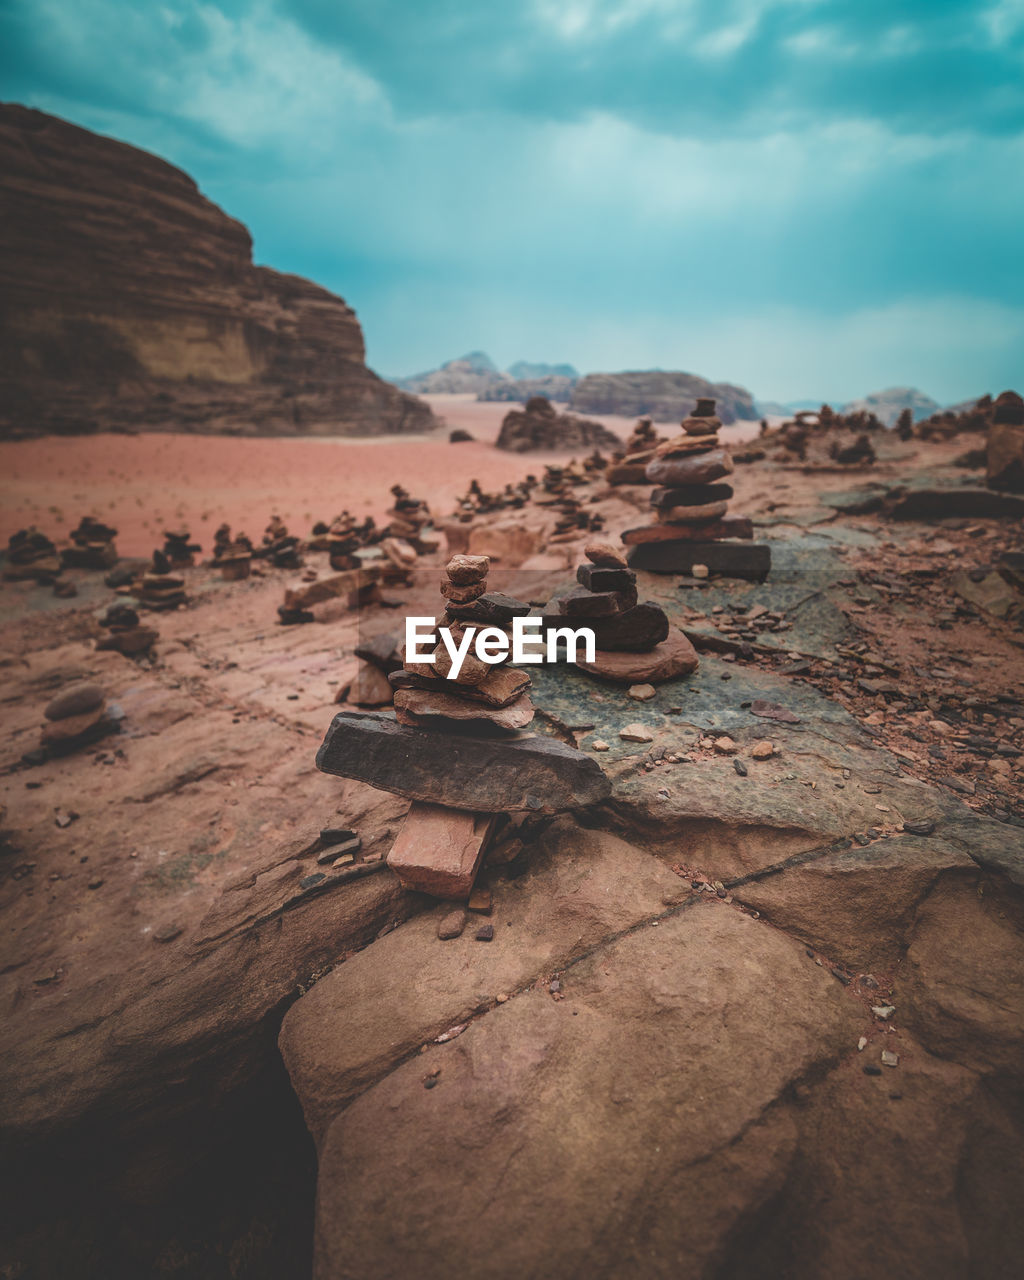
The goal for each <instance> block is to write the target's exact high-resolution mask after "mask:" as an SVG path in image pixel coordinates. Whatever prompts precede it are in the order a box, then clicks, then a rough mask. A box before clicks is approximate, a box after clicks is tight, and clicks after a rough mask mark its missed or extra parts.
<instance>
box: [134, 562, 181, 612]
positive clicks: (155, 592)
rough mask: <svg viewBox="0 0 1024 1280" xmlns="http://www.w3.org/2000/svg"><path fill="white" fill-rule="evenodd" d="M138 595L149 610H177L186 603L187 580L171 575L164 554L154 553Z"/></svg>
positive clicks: (169, 566)
mask: <svg viewBox="0 0 1024 1280" xmlns="http://www.w3.org/2000/svg"><path fill="white" fill-rule="evenodd" d="M137 595H138V598H139V601H140V603H142V604H143V605H144V606H145V607H146V608H147V609H156V610H164V609H177V607H178V605H180V604H184V603H185V579H184V578H182V577H180V576H179V575H178V574H176V573H171V564H170V561H169V560H168V558H167V556H166V555H165V554H164V552H162V551H154V552H153V561H152V564H151V566H150V569H149V571H148V572H147V573H144V574H143V575H142V580H141V582H140V584H139V588H138V592H137Z"/></svg>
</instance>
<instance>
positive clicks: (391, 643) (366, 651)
mask: <svg viewBox="0 0 1024 1280" xmlns="http://www.w3.org/2000/svg"><path fill="white" fill-rule="evenodd" d="M400 644H401V640H400V637H399V636H397V635H396V634H395V633H394V632H393V631H385V632H382V633H381V634H380V635H376V636H368V637H367V638H366V639H364V640H360V642H359V643H358V644H357V645H356V647H355V655H356V657H357V658H362V660H363V661H364V662H370V663H372V664H373V665H374V666H375V667H379V668H380V670H381V671H383V672H384V674H385V675H390V674H391V672H392V671H396V670H397V669H398V668H399V667H400V666H401V665H402V655H401V653H400V652H399V645H400Z"/></svg>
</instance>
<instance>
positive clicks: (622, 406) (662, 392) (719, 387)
mask: <svg viewBox="0 0 1024 1280" xmlns="http://www.w3.org/2000/svg"><path fill="white" fill-rule="evenodd" d="M704 396H711V397H713V398H714V399H715V400H716V401H717V404H718V416H719V417H720V418H721V419H722V421H723V422H735V421H736V419H737V418H746V419H752V418H756V417H757V413H756V411H755V409H754V400H753V397H752V396H751V394H750V392H749V391H747V390H745V389H744V388H743V387H734V386H733V385H732V384H731V383H728V382H708V381H707V379H706V378H699V377H698V376H697V375H696V374H693V373H673V372H664V371H663V370H661V369H649V370H645V371H640V372H631V373H588V374H587V376H586V377H585V378H581V379H580V381H579V382H578V383H577V384H576V386H575V388H574V390H573V393H572V398H571V399H570V401H569V405H570V407H571V408H573V409H576V410H578V411H579V412H580V413H616V414H621V415H623V416H624V417H641V416H647V417H651V418H653V419H654V420H655V421H656V422H678V421H680V420H681V419H683V418H685V417H686V416H687V415H688V414H690V413H692V411H693V409H694V408H695V406H696V404H697V401H698V399H700V398H701V397H704Z"/></svg>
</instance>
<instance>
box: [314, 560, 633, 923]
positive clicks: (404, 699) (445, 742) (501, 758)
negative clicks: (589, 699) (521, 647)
mask: <svg viewBox="0 0 1024 1280" xmlns="http://www.w3.org/2000/svg"><path fill="white" fill-rule="evenodd" d="M488 568H489V562H488V560H487V557H486V556H462V555H457V556H453V557H452V559H451V560H450V561H449V563H448V566H447V569H446V572H445V578H444V580H443V582H442V592H443V594H444V597H445V600H446V607H445V613H444V619H443V621H444V624H445V625H448V626H450V627H451V629H452V632H453V634H454V636H455V638H456V640H461V638H462V636H463V635H464V634H465V629H466V628H468V627H471V626H481V625H488V626H499V627H507V626H508V624H509V623H510V622H511V620H512V618H513V617H515V616H516V614H517V613H520V612H522V613H527V612H529V606H528V605H525V604H523V603H522V602H520V601H515V600H512V599H511V598H510V597H507V596H502V595H501V594H500V593H498V592H488V591H487V589H486V587H487V571H488ZM451 669H452V668H451V660H450V657H449V655H448V652H447V649H445V648H444V646H443V645H442V646H440V647H439V648H437V649H436V650H435V651H434V652H433V654H432V657H431V660H430V661H429V662H425V663H414V662H411V661H409V660H408V658H407V657H406V658H405V660H404V661H403V665H402V667H401V669H399V670H396V671H394V672H393V673H392V674H391V677H390V681H391V684H392V685H393V686H394V690H395V718H392V717H391V716H388V715H386V714H383V713H379V712H378V713H373V712H352V711H349V712H341V713H339V714H338V715H337V716H335V718H334V720H333V722H332V724H331V727H330V729H329V730H328V733H327V736H326V738H325V739H324V743H323V745H322V747H321V748H320V751H319V752H318V754H317V760H316V763H317V768H318V769H320V770H322V771H323V772H324V773H331V774H336V775H338V776H340V777H344V778H356V779H358V780H359V781H361V782H366V783H369V784H370V785H371V786H375V787H379V788H381V789H382V790H385V791H391V792H394V793H395V794H397V795H401V796H407V797H408V798H409V799H410V800H412V801H413V803H412V805H411V807H410V809H409V812H408V814H407V815H406V818H405V820H404V822H403V825H402V828H401V831H400V832H399V834H398V838H397V839H396V841H395V844H394V847H393V848H392V850H391V852H390V854H389V855H388V859H387V861H388V866H389V867H391V869H392V870H393V871H394V872H395V873H396V875H397V876H398V878H399V880H400V881H401V882H402V884H403V885H404V886H405V887H406V888H408V889H414V890H418V891H420V892H423V893H429V894H432V895H434V896H435V897H439V898H449V899H453V900H466V899H468V898H469V895H470V893H471V891H472V889H473V882H474V880H475V879H476V875H477V871H478V869H479V867H480V864H481V861H482V859H483V856H484V854H485V852H486V849H487V845H488V842H489V840H490V839H491V836H492V834H493V833H494V831H495V829H496V828H497V826H498V824H499V822H500V821H501V820H502V815H516V814H518V815H529V814H542V813H557V812H559V811H561V810H563V809H573V808H581V807H584V806H586V805H590V804H595V803H597V802H598V801H600V800H603V799H604V798H605V797H606V796H607V795H608V793H609V790H610V787H609V783H608V779H607V778H606V777H605V776H604V774H603V773H602V772H601V770H600V768H598V767H597V764H596V762H595V761H594V760H593V759H592V758H590V757H588V756H585V755H584V754H583V753H582V752H581V751H577V750H576V749H575V748H573V747H567V746H565V745H564V744H563V743H561V742H557V741H555V740H554V739H552V738H547V737H540V736H533V735H524V734H522V733H521V730H522V729H523V728H525V727H526V726H527V725H528V724H529V723H530V721H531V720H532V719H533V714H534V711H533V704H532V702H531V700H530V697H529V688H530V678H529V676H528V675H527V674H526V673H525V672H524V671H517V670H515V669H514V668H513V667H511V666H509V665H508V664H507V663H503V664H500V665H492V664H489V663H486V662H484V661H482V660H481V659H480V658H478V657H477V656H476V655H475V653H470V654H468V655H467V656H466V658H465V661H464V663H463V666H462V668H461V670H460V671H459V674H458V676H457V678H456V679H454V680H449V679H447V676H448V673H449V672H450V671H451Z"/></svg>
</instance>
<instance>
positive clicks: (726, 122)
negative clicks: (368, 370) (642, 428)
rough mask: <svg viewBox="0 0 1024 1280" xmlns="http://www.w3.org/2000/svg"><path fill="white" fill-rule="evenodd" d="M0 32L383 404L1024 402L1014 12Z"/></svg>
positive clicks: (691, 10) (185, 20)
mask: <svg viewBox="0 0 1024 1280" xmlns="http://www.w3.org/2000/svg"><path fill="white" fill-rule="evenodd" d="M0 12H2V14H3V16H2V17H0V23H2V24H3V25H2V28H0V48H3V49H4V50H5V52H4V54H3V55H0V56H2V57H3V58H4V66H3V68H2V70H3V72H4V75H5V84H7V85H8V86H10V87H9V88H8V90H7V92H9V93H12V94H13V95H14V96H17V97H18V98H20V99H22V100H24V101H29V102H30V103H32V104H33V105H38V106H41V107H42V108H44V109H46V110H52V111H55V112H56V113H57V114H61V115H65V116H67V117H68V118H71V119H73V120H75V121H77V122H79V123H83V124H85V125H86V126H88V127H92V128H97V129H100V130H101V131H104V132H110V133H113V134H115V135H116V136H119V137H123V138H125V139H126V140H127V141H130V142H133V143H135V144H136V145H141V146H144V147H147V148H149V149H152V150H155V151H157V152H158V153H159V154H163V155H165V156H166V157H167V158H168V159H170V160H172V161H173V162H175V163H177V164H180V165H182V166H183V167H185V168H186V169H188V170H189V171H190V172H191V173H193V175H194V176H195V177H196V178H197V179H198V181H199V182H200V184H201V186H202V187H203V189H204V190H205V191H206V192H207V194H209V195H210V196H211V197H212V198H213V199H215V200H217V201H218V203H220V204H221V205H222V206H223V207H224V208H226V209H227V210H228V211H229V212H231V213H232V214H233V215H235V216H237V217H240V218H241V219H242V220H243V221H245V222H246V223H247V224H248V225H249V227H250V229H251V230H252V231H253V233H254V239H255V245H256V254H257V258H258V259H259V260H261V261H266V262H270V263H271V264H272V265H275V266H278V267H280V268H281V269H284V270H294V271H299V272H301V273H303V274H306V275H309V276H311V277H312V278H315V279H317V280H319V281H321V282H322V283H324V284H326V285H327V286H328V287H331V288H334V289H336V290H337V291H338V292H340V293H342V294H343V295H344V296H345V297H346V298H347V299H348V300H349V301H350V302H352V303H353V304H354V305H355V306H356V307H357V310H358V311H359V313H360V315H361V317H362V319H363V322H364V326H365V328H366V336H367V342H368V348H369V351H370V354H371V358H372V359H373V360H375V361H376V362H377V364H378V365H380V366H381V367H384V368H385V369H387V370H389V371H391V372H394V373H399V372H403V371H405V372H408V371H409V370H411V369H413V368H423V367H428V366H429V365H431V364H434V363H438V362H440V361H441V360H443V359H445V358H449V357H450V356H452V355H454V354H457V353H458V352H459V351H461V350H463V349H469V348H473V347H479V346H484V347H491V348H492V354H493V355H495V356H496V357H498V358H502V359H506V360H511V359H514V358H517V357H519V356H533V357H535V358H541V359H548V358H551V359H555V358H558V359H561V358H568V359H571V360H572V361H573V362H574V363H576V364H577V365H579V366H580V367H585V368H596V367H599V366H600V365H601V364H605V365H606V366H614V367H623V366H624V365H627V364H635V365H640V366H641V367H643V366H650V365H655V364H658V365H662V366H664V367H672V366H679V365H680V364H682V365H683V366H684V367H689V368H692V369H694V371H696V372H702V373H708V374H711V375H713V376H716V377H724V378H732V379H734V380H740V381H743V380H746V381H747V382H748V383H749V385H751V386H752V387H753V389H754V390H755V391H757V392H758V393H759V394H762V395H765V396H767V395H771V396H775V397H777V398H792V397H796V396H801V395H803V394H812V395H816V394H823V395H825V394H830V395H831V396H832V397H833V398H837V399H838V398H849V397H852V396H853V395H855V394H859V393H860V392H862V391H864V390H866V389H868V388H869V387H877V386H879V385H883V384H884V383H885V382H903V383H906V382H908V381H911V380H912V377H911V369H912V368H916V369H919V370H920V371H921V373H922V374H923V375H924V374H927V375H928V376H930V377H933V378H934V379H935V380H936V381H935V382H934V383H933V385H932V386H931V387H925V389H926V390H931V391H932V393H933V394H936V395H939V396H940V398H942V397H943V396H946V394H947V392H946V391H944V390H942V387H944V386H947V387H949V388H950V390H949V391H948V395H949V398H959V397H961V396H967V395H970V394H973V393H974V392H975V391H976V390H977V389H978V388H979V386H980V387H982V388H984V387H986V386H989V385H992V386H994V385H996V384H997V383H1010V382H1013V381H1020V380H1021V377H1022V374H1024V370H1022V369H1021V367H1020V357H1019V355H1017V354H1015V352H1014V349H1013V347H1012V345H1008V344H1007V342H1005V341H1003V340H1002V337H1001V335H1002V334H1004V333H1014V334H1017V333H1018V332H1019V329H1018V327H1017V320H1016V317H1017V310H1016V307H1017V300H1018V299H1019V298H1020V297H1021V296H1022V286H1024V262H1022V260H1021V255H1020V253H1019V249H1018V240H1019V229H1018V228H1019V213H1020V208H1021V206H1022V203H1024V87H1022V77H1021V65H1022V62H1024V4H1022V3H1020V0H1000V2H999V3H994V4H989V5H987V6H986V5H984V4H983V5H978V4H977V3H976V2H975V0H858V2H857V3H854V2H853V0H847V2H846V3H841V2H840V0H560V2H559V3H557V4H556V3H555V0H522V2H521V3H518V4H512V3H510V4H506V5H482V4H478V3H476V2H475V0H431V3H430V4H423V3H422V2H421V0H346V2H345V3H344V4H338V3H337V2H336V0H205V2H200V0H164V3H163V4H161V5H159V6H139V5H137V4H134V3H133V2H132V0H35V3H32V4H30V3H29V0H15V2H14V3H8V5H7V8H6V10H3V11H0ZM993 316H996V317H1001V320H1000V322H999V323H997V324H993V323H992V321H991V318H992V317H993ZM892 317H896V319H893V318H892ZM957 317H959V320H957ZM958 323H959V325H960V327H961V336H960V339H959V340H957V339H956V332H957V324H958ZM979 325H980V326H981V328H980V330H979V327H978V326H979ZM979 331H980V332H984V333H986V334H987V335H988V339H987V341H986V343H984V344H979V343H978V342H977V341H976V340H975V335H976V334H977V333H978V332H979ZM879 334H884V335H885V337H884V340H876V339H877V335H879ZM832 335H840V336H838V337H836V338H835V341H833V340H832ZM957 341H959V346H957ZM929 350H934V351H935V352H937V353H940V354H938V355H936V356H935V358H934V359H932V358H930V357H929V356H928V351H929ZM958 350H959V353H960V354H959V356H958V355H957V351H958ZM769 352H770V353H771V355H770V358H768V356H767V355H766V353H769ZM901 360H903V361H904V362H905V364H906V366H907V367H906V369H904V371H903V372H902V373H899V372H897V370H896V368H895V366H897V365H899V364H900V361H901ZM876 368H877V370H878V373H877V376H871V371H872V369H876ZM844 370H845V371H846V372H845V373H844ZM883 370H886V371H887V372H886V373H885V375H884V376H883ZM1000 370H1001V371H1002V372H1001V374H1000V376H997V374H998V373H999V371H1000ZM854 371H855V373H856V378H855V381H856V385H854V386H847V385H846V384H847V382H849V381H850V380H851V379H853V378H854ZM826 373H827V378H826ZM827 379H834V380H835V381H836V382H840V381H841V382H842V383H843V389H842V390H840V391H837V390H832V391H831V392H830V391H829V389H828V387H827V386H825V387H822V386H821V382H822V381H823V380H827ZM860 379H863V383H865V384H867V385H863V384H862V383H861V381H860ZM954 383H955V384H956V385H955V387H954V386H953V384H954ZM812 384H813V389H812Z"/></svg>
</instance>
